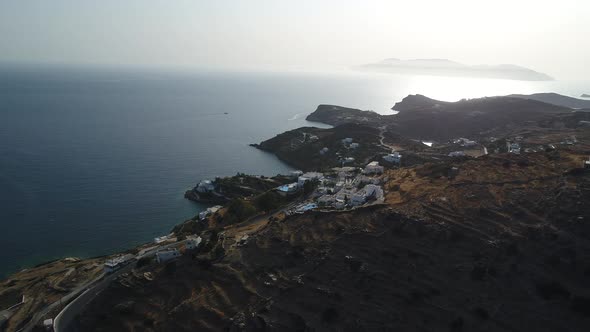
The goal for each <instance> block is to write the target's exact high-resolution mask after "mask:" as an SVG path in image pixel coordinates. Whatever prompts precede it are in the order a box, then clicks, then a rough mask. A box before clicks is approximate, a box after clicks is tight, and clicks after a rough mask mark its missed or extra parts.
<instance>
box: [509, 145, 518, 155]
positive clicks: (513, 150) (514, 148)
mask: <svg viewBox="0 0 590 332" xmlns="http://www.w3.org/2000/svg"><path fill="white" fill-rule="evenodd" d="M508 151H509V152H510V153H515V154H520V144H518V143H512V144H510V148H509V149H508Z"/></svg>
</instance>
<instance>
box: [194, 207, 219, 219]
mask: <svg viewBox="0 0 590 332" xmlns="http://www.w3.org/2000/svg"><path fill="white" fill-rule="evenodd" d="M221 208H222V206H221V205H215V206H212V207H210V208H207V210H205V211H201V212H199V219H201V220H205V218H207V217H208V216H210V215H212V214H215V212H217V211H219V210H220V209H221Z"/></svg>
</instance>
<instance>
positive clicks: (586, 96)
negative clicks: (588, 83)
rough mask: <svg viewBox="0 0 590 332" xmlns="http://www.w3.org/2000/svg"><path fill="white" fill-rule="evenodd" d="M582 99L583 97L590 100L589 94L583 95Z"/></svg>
mask: <svg viewBox="0 0 590 332" xmlns="http://www.w3.org/2000/svg"><path fill="white" fill-rule="evenodd" d="M580 97H582V98H590V95H589V94H587V93H584V94H582V95H581V96H580Z"/></svg>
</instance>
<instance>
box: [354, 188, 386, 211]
mask: <svg viewBox="0 0 590 332" xmlns="http://www.w3.org/2000/svg"><path fill="white" fill-rule="evenodd" d="M380 192H381V193H380ZM382 195H383V194H382V189H381V188H380V187H379V186H376V185H374V184H368V185H366V186H364V187H363V188H362V189H361V190H359V191H357V192H356V193H354V195H352V197H351V198H350V204H351V205H352V206H359V205H363V204H365V203H366V202H367V200H369V198H371V197H377V196H382Z"/></svg>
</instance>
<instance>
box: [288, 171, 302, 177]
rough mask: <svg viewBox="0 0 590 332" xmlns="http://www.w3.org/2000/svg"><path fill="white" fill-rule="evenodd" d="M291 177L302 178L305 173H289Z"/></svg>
mask: <svg viewBox="0 0 590 332" xmlns="http://www.w3.org/2000/svg"><path fill="white" fill-rule="evenodd" d="M289 175H290V176H291V177H294V178H298V177H300V176H301V175H303V171H291V172H290V173H289Z"/></svg>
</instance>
